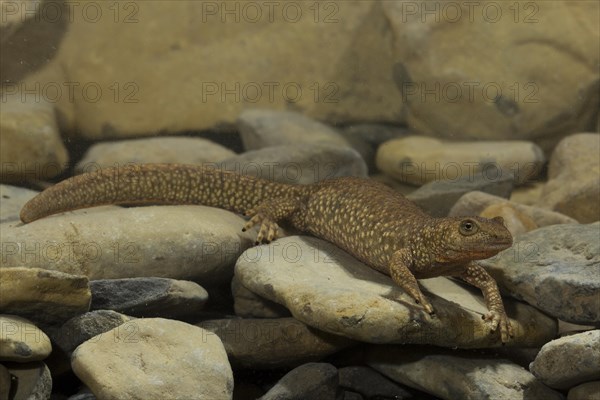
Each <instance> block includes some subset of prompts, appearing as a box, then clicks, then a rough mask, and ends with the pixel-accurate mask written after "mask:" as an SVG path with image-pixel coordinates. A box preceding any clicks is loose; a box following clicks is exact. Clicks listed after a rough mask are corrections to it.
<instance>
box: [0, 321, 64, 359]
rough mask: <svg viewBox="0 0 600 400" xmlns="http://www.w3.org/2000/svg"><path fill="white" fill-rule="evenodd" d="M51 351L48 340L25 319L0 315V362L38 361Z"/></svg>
mask: <svg viewBox="0 0 600 400" xmlns="http://www.w3.org/2000/svg"><path fill="white" fill-rule="evenodd" d="M51 351H52V346H51V344H50V339H49V338H48V336H47V335H46V334H45V333H44V332H42V330H41V329H39V328H38V327H37V326H35V325H34V324H32V323H31V322H30V321H28V320H26V319H25V318H21V317H17V316H15V315H7V314H0V361H17V362H21V363H25V362H31V361H40V360H43V359H44V358H46V357H48V355H49V354H50V352H51Z"/></svg>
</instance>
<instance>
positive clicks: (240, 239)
mask: <svg viewBox="0 0 600 400" xmlns="http://www.w3.org/2000/svg"><path fill="white" fill-rule="evenodd" d="M244 224H245V221H244V219H243V218H241V217H239V216H237V215H235V214H234V213H231V212H229V211H225V210H221V209H217V208H211V207H204V206H152V207H134V208H115V209H111V210H103V211H102V212H100V211H98V212H94V213H89V214H81V213H66V214H63V215H56V216H50V217H47V218H43V219H40V220H37V221H34V222H32V223H30V224H26V225H20V224H19V225H15V224H8V223H7V224H0V235H1V241H2V248H3V257H2V260H1V263H2V266H6V267H16V266H22V265H27V266H30V267H37V268H44V269H49V270H58V271H62V272H66V273H70V274H79V275H86V276H87V277H88V278H89V279H91V280H96V279H117V278H129V277H144V276H150V277H165V278H173V279H184V280H192V281H198V282H201V283H202V284H203V285H204V284H213V283H219V282H225V281H228V280H230V279H231V277H232V275H233V265H234V263H235V260H237V258H238V257H239V255H240V254H241V253H242V252H243V251H244V250H245V249H246V248H248V247H250V246H252V245H253V243H254V240H255V238H256V231H255V229H251V230H250V231H248V232H245V233H243V232H242V227H243V226H244Z"/></svg>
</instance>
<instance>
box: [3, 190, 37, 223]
mask: <svg viewBox="0 0 600 400" xmlns="http://www.w3.org/2000/svg"><path fill="white" fill-rule="evenodd" d="M36 194H38V192H36V191H35V190H29V189H25V188H21V187H18V186H11V185H1V184H0V198H1V199H2V207H0V223H3V222H8V221H18V220H19V213H20V212H21V208H23V206H24V205H25V203H27V202H28V201H29V200H30V199H31V198H33V196H35V195H36Z"/></svg>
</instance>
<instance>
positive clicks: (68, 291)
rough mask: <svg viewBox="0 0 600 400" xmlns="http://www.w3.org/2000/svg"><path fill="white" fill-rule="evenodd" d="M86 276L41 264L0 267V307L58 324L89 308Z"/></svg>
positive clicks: (34, 319) (10, 311)
mask: <svg viewBox="0 0 600 400" xmlns="http://www.w3.org/2000/svg"><path fill="white" fill-rule="evenodd" d="M91 296H92V294H91V292H90V287H89V284H88V278H87V277H86V276H80V275H70V274H66V273H64V272H59V271H49V270H45V269H40V268H27V267H16V268H0V310H1V311H2V312H4V313H7V314H17V315H20V316H22V317H25V318H29V319H31V320H33V321H36V322H41V323H45V324H60V323H63V322H65V321H66V320H68V319H69V318H71V317H74V316H75V315H79V314H82V313H84V312H86V311H88V310H89V308H90V301H91Z"/></svg>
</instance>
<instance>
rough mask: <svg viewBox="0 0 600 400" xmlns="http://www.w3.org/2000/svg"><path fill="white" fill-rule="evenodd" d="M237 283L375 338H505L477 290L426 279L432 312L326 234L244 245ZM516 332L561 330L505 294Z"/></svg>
mask: <svg viewBox="0 0 600 400" xmlns="http://www.w3.org/2000/svg"><path fill="white" fill-rule="evenodd" d="M235 274H236V279H238V280H239V283H240V284H242V285H243V286H244V287H246V288H247V289H248V290H250V291H252V292H254V293H255V294H257V295H259V296H261V297H264V298H266V299H267V300H269V301H274V302H276V303H279V304H282V305H284V306H285V307H286V308H288V309H289V310H290V312H291V313H292V315H293V316H294V317H295V318H296V319H298V320H300V321H302V322H303V323H305V324H307V325H310V326H312V327H314V328H317V329H319V330H322V331H326V332H330V333H333V334H335V335H339V336H345V337H348V338H350V339H354V340H358V341H364V342H370V343H427V344H435V345H439V346H445V347H464V348H482V347H492V346H499V345H500V335H499V334H498V333H497V332H496V333H495V334H490V327H489V325H488V323H487V322H486V321H484V320H483V319H482V315H484V314H487V313H488V310H487V309H486V307H485V306H484V304H483V302H482V300H481V295H480V291H479V290H475V289H473V290H472V289H471V288H470V287H468V286H466V285H462V284H460V283H458V282H455V281H451V280H449V279H447V278H443V277H440V278H434V279H427V280H422V281H421V284H422V287H423V288H424V289H425V295H426V296H427V297H428V298H429V300H430V301H431V303H432V305H433V308H434V309H435V311H436V313H435V315H434V316H433V317H432V316H429V315H428V314H427V313H425V312H424V311H423V310H422V308H421V307H420V306H419V305H417V304H415V302H414V300H413V299H412V298H411V297H410V296H409V295H408V294H406V293H404V292H403V291H402V290H401V289H400V288H398V287H397V286H396V285H395V284H394V283H393V282H392V280H391V278H390V277H388V276H386V275H383V274H381V273H379V272H377V271H375V270H374V269H372V268H370V267H368V266H367V265H365V264H363V263H361V262H360V261H358V260H356V259H355V258H354V257H352V256H350V255H349V254H347V253H346V252H344V251H342V250H341V249H339V248H338V247H335V246H334V245H332V244H330V243H328V242H325V241H323V240H320V239H317V238H313V237H306V236H290V237H286V238H282V239H278V240H277V241H275V242H273V243H271V244H270V245H268V246H258V247H255V248H252V249H249V250H247V251H246V252H244V254H242V256H241V257H240V258H239V260H238V262H237V265H236V269H235ZM504 303H505V305H506V306H507V309H508V310H509V316H510V317H511V323H512V324H513V326H514V328H515V336H514V338H513V339H511V340H510V341H509V343H508V344H509V345H517V346H532V347H533V346H538V345H542V344H543V343H546V342H547V341H549V340H551V339H552V338H554V337H555V335H556V329H557V327H556V321H555V320H554V319H552V318H549V317H547V316H545V315H544V314H542V313H541V312H539V311H537V310H536V309H535V308H533V307H530V306H528V305H526V304H523V303H519V302H516V301H511V300H509V299H505V300H504Z"/></svg>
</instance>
